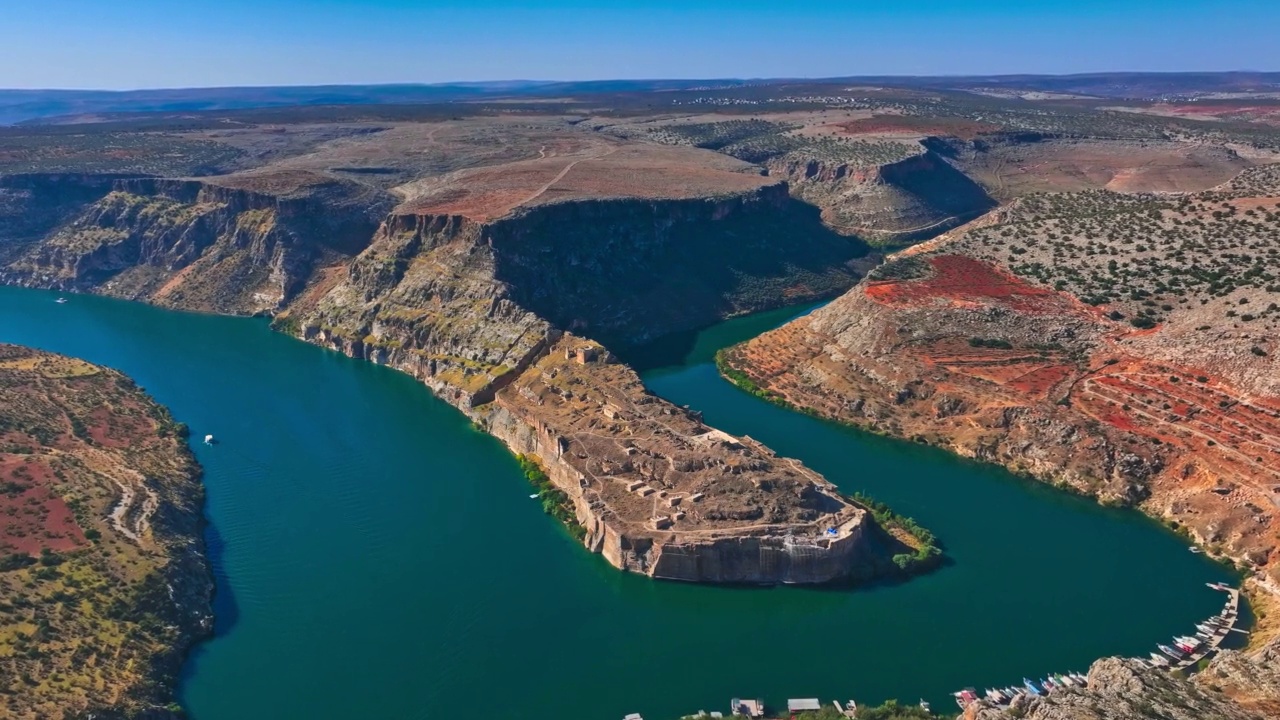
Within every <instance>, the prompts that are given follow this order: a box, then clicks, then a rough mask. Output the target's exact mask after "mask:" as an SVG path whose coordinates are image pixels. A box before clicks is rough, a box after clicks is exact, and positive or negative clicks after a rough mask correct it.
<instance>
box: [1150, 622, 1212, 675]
mask: <svg viewBox="0 0 1280 720" xmlns="http://www.w3.org/2000/svg"><path fill="white" fill-rule="evenodd" d="M1231 622H1232V618H1229V617H1228V616H1227V615H1226V613H1225V611H1224V613H1223V614H1222V615H1214V616H1213V617H1211V618H1209V619H1208V620H1205V621H1204V622H1202V623H1198V624H1197V625H1196V634H1195V635H1183V636H1180V637H1176V638H1174V639H1173V641H1172V642H1171V643H1170V644H1169V645H1156V649H1158V650H1159V651H1160V652H1159V653H1151V661H1150V664H1151V665H1152V666H1154V667H1169V666H1170V665H1177V664H1179V663H1181V662H1183V661H1184V660H1186V659H1188V658H1191V657H1193V656H1195V655H1196V654H1197V653H1200V652H1202V651H1205V650H1208V649H1210V646H1211V643H1212V642H1213V640H1214V639H1215V638H1218V637H1220V636H1222V635H1224V634H1226V632H1227V631H1228V630H1230V629H1231Z"/></svg>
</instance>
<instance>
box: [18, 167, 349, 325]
mask: <svg viewBox="0 0 1280 720" xmlns="http://www.w3.org/2000/svg"><path fill="white" fill-rule="evenodd" d="M321 199H322V196H319V195H317V196H306V197H300V198H282V197H276V196H273V195H267V194H262V193H257V192H251V191H248V190H241V189H236V188H229V187H223V186H219V185H213V184H209V183H206V182H202V181H196V180H169V179H160V178H118V179H115V180H113V181H112V183H111V189H110V192H108V193H106V194H105V195H104V196H103V197H101V198H100V199H98V200H96V201H95V202H92V203H91V204H89V205H87V206H86V207H84V208H83V209H82V210H81V211H80V213H79V214H78V215H77V216H75V218H74V220H72V221H71V222H69V223H66V224H64V225H62V226H61V227H60V228H59V229H57V230H56V232H54V233H53V234H52V235H50V236H48V237H45V238H43V239H42V240H41V241H40V242H39V243H35V244H32V245H31V247H29V248H28V249H26V252H24V253H23V254H22V255H21V256H19V257H17V258H16V259H14V260H13V261H12V262H10V263H9V264H8V267H6V268H5V269H4V270H3V271H0V272H2V274H3V277H4V278H5V279H6V280H7V281H9V282H18V283H21V284H27V285H38V286H45V287H59V288H65V289H69V290H80V291H101V292H105V293H107V294H112V295H117V296H122V297H128V298H136V299H147V300H152V301H155V302H157V303H160V304H165V305H170V306H175V307H183V308H190V309H200V310H213V311H218V312H232V313H253V312H262V311H271V310H274V309H277V308H278V307H280V306H281V305H282V304H283V303H284V302H286V301H287V300H289V299H290V298H292V297H293V296H294V295H295V294H297V293H298V292H299V291H300V290H301V288H302V287H303V286H304V285H305V283H306V282H307V280H308V279H309V278H310V276H311V274H312V272H313V270H314V268H315V266H316V265H317V264H318V263H321V262H324V261H326V260H332V259H334V258H340V257H343V256H346V255H350V254H352V253H354V252H357V251H359V249H361V248H363V247H364V245H365V244H366V243H367V238H368V237H369V236H370V235H371V234H372V232H373V228H374V223H373V221H372V220H370V219H369V218H368V217H367V216H366V215H365V214H364V213H361V212H358V211H354V210H353V209H352V208H339V209H338V210H337V211H336V212H335V211H334V209H333V208H329V207H327V205H326V204H325V203H324V202H322V201H321ZM52 202H56V194H55V193H53V192H52V191H51V190H50V189H49V188H46V189H45V192H43V193H42V194H38V195H37V196H36V197H33V199H32V200H31V203H33V204H37V205H40V204H42V203H43V204H48V203H52Z"/></svg>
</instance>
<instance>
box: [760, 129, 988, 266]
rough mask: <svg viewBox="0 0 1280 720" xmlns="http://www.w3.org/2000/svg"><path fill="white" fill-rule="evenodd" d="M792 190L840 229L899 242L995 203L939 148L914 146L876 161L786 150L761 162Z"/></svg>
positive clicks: (945, 227)
mask: <svg viewBox="0 0 1280 720" xmlns="http://www.w3.org/2000/svg"><path fill="white" fill-rule="evenodd" d="M767 166H768V167H769V172H770V174H771V175H777V176H780V177H784V178H786V179H787V180H788V182H789V183H790V186H791V190H792V193H793V194H794V195H795V196H796V197H798V198H801V199H803V200H805V201H806V202H809V203H812V204H814V205H817V206H818V207H820V208H822V211H823V218H824V220H826V222H827V223H828V224H830V225H831V226H832V227H834V228H836V229H838V230H840V231H841V232H846V233H852V234H857V235H859V236H861V237H865V238H867V239H869V240H872V241H874V242H881V243H888V244H900V243H908V242H911V241H914V240H919V239H922V238H928V237H932V236H934V235H937V234H939V233H941V232H943V231H945V230H948V229H950V228H952V227H955V226H957V225H960V224H962V223H965V222H967V221H969V220H972V219H973V218H975V217H977V216H979V215H981V214H982V213H984V212H986V211H988V210H990V209H991V208H993V207H995V205H996V203H995V201H994V200H992V199H991V197H990V196H988V195H987V193H986V192H985V191H984V190H983V189H982V188H981V187H980V186H978V185H977V184H976V183H974V182H973V181H972V180H970V179H969V178H968V177H967V176H965V174H964V173H962V172H960V171H959V170H957V169H956V168H954V167H952V165H951V164H950V163H949V162H948V161H947V160H946V159H945V158H944V157H943V156H941V155H940V154H938V153H936V152H934V151H932V150H928V149H919V151H918V152H913V153H910V154H908V155H907V156H906V157H904V158H902V159H900V160H896V161H894V162H889V163H885V164H882V165H870V166H868V165H863V164H858V163H849V162H831V161H823V160H817V159H805V158H796V157H792V156H786V157H784V158H780V159H778V160H775V161H772V162H770V163H768V164H767Z"/></svg>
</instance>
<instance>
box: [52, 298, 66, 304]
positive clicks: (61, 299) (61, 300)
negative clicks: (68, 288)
mask: <svg viewBox="0 0 1280 720" xmlns="http://www.w3.org/2000/svg"><path fill="white" fill-rule="evenodd" d="M54 302H56V303H58V304H59V305H65V304H66V303H67V299H66V298H63V297H60V298H58V299H57V300H54Z"/></svg>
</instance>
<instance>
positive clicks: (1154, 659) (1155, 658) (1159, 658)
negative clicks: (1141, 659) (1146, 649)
mask: <svg viewBox="0 0 1280 720" xmlns="http://www.w3.org/2000/svg"><path fill="white" fill-rule="evenodd" d="M1151 664H1152V665H1158V666H1161V667H1163V666H1165V665H1168V664H1169V658H1167V657H1165V656H1163V655H1161V654H1160V653H1151Z"/></svg>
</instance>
